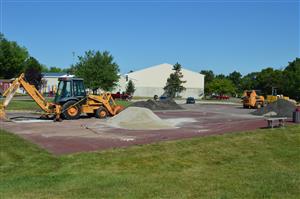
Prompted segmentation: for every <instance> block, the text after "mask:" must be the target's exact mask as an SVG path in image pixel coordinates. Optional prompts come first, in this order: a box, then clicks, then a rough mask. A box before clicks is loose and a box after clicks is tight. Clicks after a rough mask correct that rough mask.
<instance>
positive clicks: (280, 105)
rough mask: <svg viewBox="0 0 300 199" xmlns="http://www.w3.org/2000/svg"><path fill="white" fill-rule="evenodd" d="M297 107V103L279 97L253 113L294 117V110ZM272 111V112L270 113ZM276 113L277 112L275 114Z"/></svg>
mask: <svg viewBox="0 0 300 199" xmlns="http://www.w3.org/2000/svg"><path fill="white" fill-rule="evenodd" d="M295 109H296V104H294V103H293V102H291V101H288V100H284V99H279V100H277V101H275V102H273V103H271V104H268V105H267V106H265V107H262V108H260V109H257V110H256V111H254V112H253V113H252V114H254V115H270V116H271V117H272V116H276V117H290V118H291V117H293V112H294V111H295ZM269 113H272V114H269ZM274 113H276V114H274Z"/></svg>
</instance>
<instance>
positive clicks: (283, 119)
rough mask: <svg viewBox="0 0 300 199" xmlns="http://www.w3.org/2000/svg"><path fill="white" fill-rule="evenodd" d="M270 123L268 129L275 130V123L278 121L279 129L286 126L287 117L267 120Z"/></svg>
mask: <svg viewBox="0 0 300 199" xmlns="http://www.w3.org/2000/svg"><path fill="white" fill-rule="evenodd" d="M266 120H267V122H268V128H273V127H274V126H275V122H276V121H278V126H279V127H284V126H285V121H286V120H287V118H286V117H271V118H267V119H266Z"/></svg>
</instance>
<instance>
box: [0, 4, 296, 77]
mask: <svg viewBox="0 0 300 199" xmlns="http://www.w3.org/2000/svg"><path fill="white" fill-rule="evenodd" d="M299 10H300V3H299V0H281V1H275V0H262V1H258V0H254V1H250V0H248V1H243V0H239V1H232V0H231V1H221V0H220V1H218V0H214V1H208V0H205V1H201V0H187V1H184V0H169V1H165V0H154V1H150V0H144V1H134V0H130V1H114V0H112V1H108V0H107V1H101V0H98V1H97V0H93V1H58V0H53V1H43V0H38V1H33V0H31V1H26V0H23V1H22V0H20V1H17V0H15V1H13V0H11V1H10V0H2V2H1V32H2V33H4V35H5V37H6V38H8V39H9V40H13V41H17V42H18V43H19V44H20V45H22V46H25V47H26V48H27V49H28V51H29V53H30V54H31V55H32V56H33V57H35V58H37V59H38V60H39V61H40V62H41V63H43V64H45V65H47V66H58V67H63V68H64V67H68V66H70V65H71V64H72V63H73V62H74V61H75V62H76V60H77V59H76V56H78V55H83V53H84V51H86V50H89V49H93V50H101V51H103V50H108V51H109V52H111V53H112V55H113V56H114V58H115V61H116V62H117V63H118V64H119V66H120V69H121V72H122V73H126V72H128V71H129V70H138V69H142V68H145V67H148V66H152V65H155V64H160V63H171V64H174V63H176V62H179V63H180V64H182V65H183V66H184V67H186V68H188V69H190V70H194V71H200V70H213V71H214V72H215V73H225V74H228V73H230V72H232V71H233V70H238V71H240V72H241V73H242V74H246V73H249V72H253V71H259V70H261V69H262V68H264V67H268V66H271V67H275V68H281V67H284V66H286V65H287V63H288V61H292V60H294V59H295V58H296V57H300V50H299V49H300V47H299V46H300V41H299V40H300V39H299V34H300V31H299V28H300V22H299V18H300V15H299ZM72 52H75V59H74V57H73V54H72Z"/></svg>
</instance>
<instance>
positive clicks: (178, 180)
mask: <svg viewBox="0 0 300 199" xmlns="http://www.w3.org/2000/svg"><path fill="white" fill-rule="evenodd" d="M0 151H1V156H0V169H1V176H0V194H1V198H210V199H211V198H220V199H221V198H222V199H225V198H230V199H231V198H242V199H246V198H251V199H253V198H255V199H256V198H278V199H283V198H284V199H290V198H295V199H296V198H297V199H298V198H299V196H300V126H299V125H298V126H296V125H294V126H290V127H288V128H284V129H272V130H267V129H266V130H257V131H255V132H244V133H235V134H227V135H221V136H208V137H200V138H194V139H187V140H181V141H169V142H161V143H158V144H150V145H143V146H134V147H129V148H124V149H113V150H107V151H104V152H92V153H78V154H73V155H64V156H59V157H57V156H53V155H51V154H49V153H47V152H46V151H44V150H43V149H40V148H38V147H37V146H36V145H33V144H30V143H28V142H27V141H24V140H23V139H21V138H19V137H17V136H15V135H13V134H10V133H7V132H5V131H3V130H2V131H0Z"/></svg>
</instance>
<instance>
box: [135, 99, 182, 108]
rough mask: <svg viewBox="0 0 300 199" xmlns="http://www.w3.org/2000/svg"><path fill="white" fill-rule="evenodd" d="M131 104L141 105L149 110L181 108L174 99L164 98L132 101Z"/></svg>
mask: <svg viewBox="0 0 300 199" xmlns="http://www.w3.org/2000/svg"><path fill="white" fill-rule="evenodd" d="M131 106H133V107H143V108H148V109H150V110H179V109H182V107H181V106H179V105H178V104H177V103H176V102H175V101H174V100H171V99H170V100H164V101H154V100H151V99H149V100H147V101H139V102H134V103H133V104H132V105H131Z"/></svg>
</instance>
